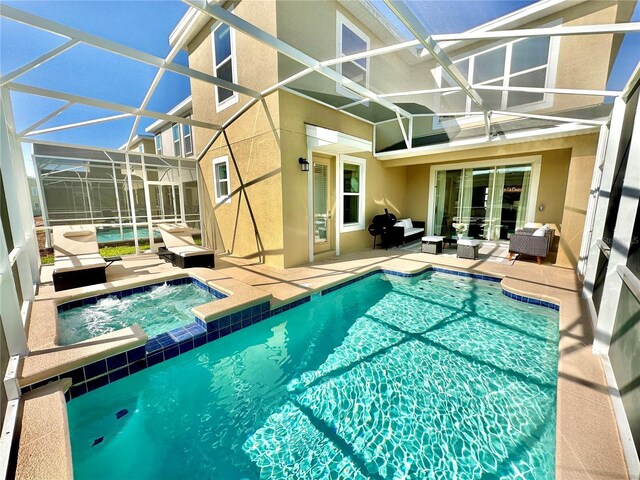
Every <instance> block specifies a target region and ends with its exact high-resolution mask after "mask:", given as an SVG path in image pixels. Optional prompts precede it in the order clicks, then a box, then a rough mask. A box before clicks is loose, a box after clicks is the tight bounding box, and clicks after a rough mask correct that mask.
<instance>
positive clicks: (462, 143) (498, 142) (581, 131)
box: [374, 124, 601, 164]
mask: <svg viewBox="0 0 640 480" xmlns="http://www.w3.org/2000/svg"><path fill="white" fill-rule="evenodd" d="M600 128H601V127H595V126H589V125H576V124H566V125H560V126H558V127H554V128H549V129H546V130H545V131H544V132H540V130H535V129H534V130H523V131H518V132H508V133H505V134H502V135H500V136H499V137H491V138H490V139H488V140H487V138H486V137H476V138H468V139H464V140H458V141H453V142H449V143H441V144H437V145H428V146H424V147H417V148H412V149H410V150H397V151H393V152H383V153H374V157H375V158H377V159H378V160H381V161H388V160H403V159H410V158H415V157H424V156H431V155H438V154H443V153H451V152H460V151H464V150H473V149H478V148H495V147H500V146H504V145H512V144H516V143H529V142H537V141H543V140H550V139H553V138H561V137H573V136H577V135H590V134H593V133H598V132H600ZM537 149H538V150H545V146H544V144H540V147H539V148H537ZM394 163H395V162H394ZM417 163H429V162H428V161H419V162H410V163H409V164H417Z"/></svg>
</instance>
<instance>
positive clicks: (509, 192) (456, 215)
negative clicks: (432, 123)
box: [434, 165, 531, 240]
mask: <svg viewBox="0 0 640 480" xmlns="http://www.w3.org/2000/svg"><path fill="white" fill-rule="evenodd" d="M530 178H531V165H513V166H504V167H502V166H501V167H479V168H465V169H458V170H441V171H438V172H437V176H436V198H435V208H434V214H435V216H434V234H435V235H442V236H445V237H447V238H455V237H456V231H455V229H454V228H453V224H454V223H462V224H464V225H466V230H465V231H464V233H463V235H464V236H467V237H472V238H475V239H482V240H508V239H509V237H510V235H511V234H512V233H514V232H515V230H516V229H518V228H522V227H523V226H524V223H525V221H526V215H527V207H528V197H529V184H530Z"/></svg>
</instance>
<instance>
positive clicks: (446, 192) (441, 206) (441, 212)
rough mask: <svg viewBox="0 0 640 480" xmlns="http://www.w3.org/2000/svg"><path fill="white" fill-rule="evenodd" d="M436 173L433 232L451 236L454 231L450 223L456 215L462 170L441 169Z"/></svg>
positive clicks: (453, 234) (453, 235)
mask: <svg viewBox="0 0 640 480" xmlns="http://www.w3.org/2000/svg"><path fill="white" fill-rule="evenodd" d="M437 175H438V176H437V179H436V208H435V223H434V234H435V235H442V236H443V237H447V238H453V237H455V235H456V232H455V230H454V229H453V226H452V224H453V223H454V222H455V220H454V218H456V216H457V215H458V200H459V197H460V194H461V190H460V187H461V182H462V170H441V171H439V172H438V174H437Z"/></svg>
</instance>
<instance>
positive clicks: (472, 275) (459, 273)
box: [320, 267, 560, 311]
mask: <svg viewBox="0 0 640 480" xmlns="http://www.w3.org/2000/svg"><path fill="white" fill-rule="evenodd" d="M427 272H438V273H446V274H449V275H456V276H459V277H467V278H473V279H476V280H485V281H488V282H493V283H500V282H501V281H502V278H500V277H494V276H491V275H481V274H479V273H471V272H463V271H460V270H450V269H447V268H440V267H427V268H425V269H424V270H421V271H419V272H415V273H403V272H397V271H395V270H387V269H378V270H374V271H371V272H367V273H365V274H364V275H360V276H359V277H356V278H352V279H350V280H347V281H346V282H342V283H339V284H338V285H333V286H332V287H328V288H325V289H324V290H322V291H321V292H320V294H321V295H326V294H327V293H331V292H335V291H336V290H339V289H341V288H344V287H346V286H348V285H352V284H354V283H356V282H359V281H360V280H364V279H365V278H368V277H370V276H372V275H379V274H384V275H393V276H396V277H403V278H412V277H418V276H420V275H423V274H425V273H427ZM502 293H503V294H504V295H506V296H507V297H509V298H512V299H514V300H518V301H520V302H524V303H529V304H531V305H540V306H541V307H546V308H550V309H552V310H555V311H560V306H559V305H557V304H555V303H553V302H547V301H544V300H539V299H536V298H532V297H525V296H522V295H516V294H513V293H511V292H508V291H506V290H504V289H502Z"/></svg>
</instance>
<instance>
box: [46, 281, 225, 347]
mask: <svg viewBox="0 0 640 480" xmlns="http://www.w3.org/2000/svg"><path fill="white" fill-rule="evenodd" d="M214 300H216V297H215V296H214V295H213V294H212V293H210V292H208V291H207V290H204V289H203V288H200V287H198V286H196V285H195V284H194V283H188V284H183V285H168V284H164V285H158V286H156V287H153V288H151V290H148V291H145V292H142V293H134V294H132V295H129V296H126V297H123V298H118V297H117V296H116V295H115V294H114V295H109V296H108V297H106V298H103V299H101V300H98V301H97V303H94V304H90V305H82V306H81V307H75V308H71V309H69V310H65V311H61V312H58V334H59V337H58V344H59V345H71V344H72V343H76V342H81V341H83V340H87V339H89V338H93V337H97V336H98V335H103V334H105V333H109V332H113V331H115V330H119V329H121V328H125V327H130V326H131V325H133V324H134V323H137V324H138V325H140V326H141V327H142V329H143V330H144V331H145V333H146V334H147V335H148V336H149V337H153V336H155V335H158V334H160V333H164V332H168V331H169V330H172V329H174V328H176V327H180V326H183V325H187V324H189V323H193V321H194V315H193V313H192V312H191V309H192V308H193V307H195V306H197V305H203V304H205V303H209V302H213V301H214Z"/></svg>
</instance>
